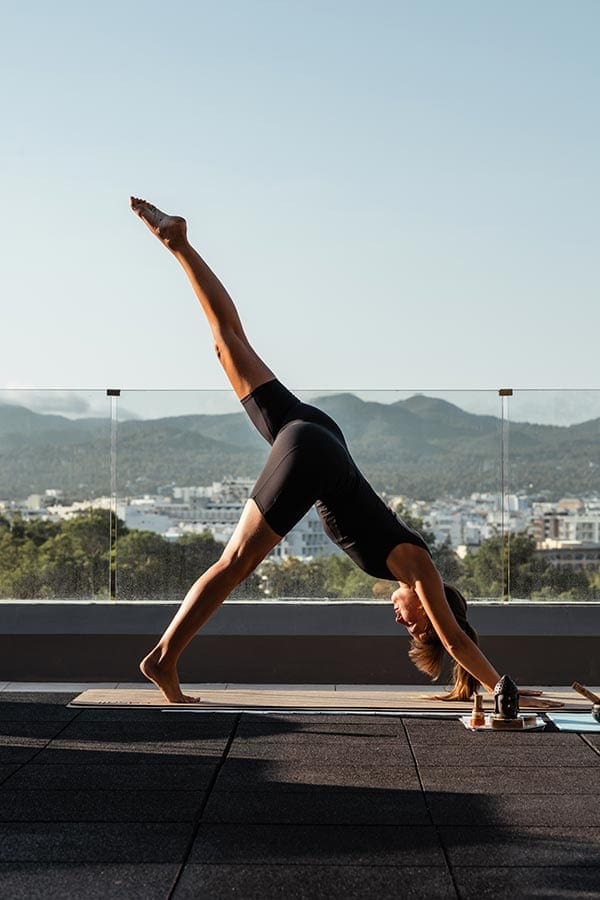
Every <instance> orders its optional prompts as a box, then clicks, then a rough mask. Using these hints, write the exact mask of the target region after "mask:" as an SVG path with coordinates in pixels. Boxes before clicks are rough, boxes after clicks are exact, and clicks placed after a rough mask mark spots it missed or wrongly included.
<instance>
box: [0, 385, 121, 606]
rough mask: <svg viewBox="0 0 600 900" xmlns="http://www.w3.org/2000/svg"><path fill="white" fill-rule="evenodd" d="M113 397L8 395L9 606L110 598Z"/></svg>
mask: <svg viewBox="0 0 600 900" xmlns="http://www.w3.org/2000/svg"><path fill="white" fill-rule="evenodd" d="M109 441H110V421H109V401H108V399H107V396H106V392H105V391H51V390H47V391H30V390H3V391H0V598H2V599H3V600H10V599H14V600H23V599H25V600H40V599H48V600H50V599H52V600H54V599H60V600H105V599H108V597H109V596H110V530H111V529H110V477H109Z"/></svg>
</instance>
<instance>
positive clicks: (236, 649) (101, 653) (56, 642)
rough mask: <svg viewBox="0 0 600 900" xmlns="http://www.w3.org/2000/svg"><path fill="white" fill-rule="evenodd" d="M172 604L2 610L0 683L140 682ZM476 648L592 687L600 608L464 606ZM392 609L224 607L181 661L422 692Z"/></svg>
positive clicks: (192, 671) (504, 667) (233, 674)
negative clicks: (414, 688)
mask: <svg viewBox="0 0 600 900" xmlns="http://www.w3.org/2000/svg"><path fill="white" fill-rule="evenodd" d="M177 609H178V604H172V603H113V604H108V603H105V604H103V603H48V602H40V603H35V602H20V603H2V604H1V605H0V621H1V623H2V626H1V627H2V633H1V634H0V659H1V660H2V665H1V670H0V677H1V678H2V679H3V680H6V681H56V682H61V681H64V682H73V681H79V682H85V681H97V682H103V681H114V682H122V681H130V682H135V681H137V680H139V681H140V682H141V681H142V678H141V675H140V673H139V670H138V663H139V660H140V659H141V658H142V657H143V656H144V655H145V654H146V653H147V652H148V650H149V649H150V648H151V647H152V646H153V644H154V643H155V642H156V640H157V639H158V637H159V636H160V634H161V633H162V632H163V630H164V628H165V626H166V625H167V623H168V622H169V621H170V619H171V618H172V616H173V614H174V613H175V611H176V610H177ZM470 610H471V611H470V619H471V621H472V623H473V625H474V627H475V628H476V630H477V631H478V633H479V635H480V638H481V646H482V650H483V652H484V653H485V654H486V655H487V656H488V657H489V658H490V660H491V661H492V663H493V664H494V666H495V667H496V668H497V669H498V670H499V671H501V672H509V673H510V674H511V675H512V676H513V677H514V678H515V679H516V680H517V681H520V682H521V683H524V684H570V683H571V682H572V681H574V680H578V681H581V682H584V683H588V684H599V683H600V654H598V637H599V636H600V604H591V603H586V604H542V603H539V604H538V603H535V604H534V603H529V604H526V603H510V604H508V603H507V604H496V603H490V604H472V605H471V608H470ZM408 647H409V639H408V636H407V635H406V632H405V631H404V629H403V628H400V627H399V626H398V625H396V623H395V621H394V618H393V615H392V610H391V605H390V604H389V603H380V602H374V601H365V602H360V601H358V602H349V603H342V602H337V603H336V602H327V601H310V602H292V601H281V602H264V601H260V602H239V601H230V602H228V603H226V604H224V606H223V607H221V609H220V610H219V611H218V612H217V613H216V614H215V616H214V617H213V618H212V619H211V620H210V622H209V623H208V624H207V626H206V627H205V628H204V629H203V630H202V631H201V632H200V634H198V635H197V637H196V638H194V640H193V641H192V643H191V644H190V646H189V647H188V648H187V649H186V651H185V653H184V654H183V656H182V658H181V663H180V666H179V672H180V676H181V679H182V681H185V682H232V681H235V682H239V683H244V682H252V683H256V682H260V683H265V684H281V683H288V684H319V683H344V684H426V683H427V681H426V679H425V678H424V677H423V676H422V675H421V674H420V673H419V672H418V671H417V670H416V669H415V668H414V667H413V666H412V664H411V663H410V660H409V659H408V655H407V651H408Z"/></svg>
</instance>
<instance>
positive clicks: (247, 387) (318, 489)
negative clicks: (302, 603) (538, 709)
mask: <svg viewBox="0 0 600 900" xmlns="http://www.w3.org/2000/svg"><path fill="white" fill-rule="evenodd" d="M131 207H132V209H133V211H134V212H135V213H136V214H137V215H138V216H139V217H140V219H142V221H143V222H145V223H146V225H147V226H148V228H149V229H150V231H151V232H152V233H153V234H154V235H155V236H156V237H157V238H158V239H159V240H160V241H161V243H162V244H163V245H164V246H165V247H166V248H167V249H168V250H169V251H170V252H171V253H172V254H173V256H174V257H175V258H176V259H177V261H178V262H179V263H180V265H181V266H182V268H183V270H184V272H185V274H186V275H187V277H188V279H189V281H190V284H191V286H192V287H193V289H194V292H195V294H196V296H197V298H198V300H199V301H200V304H201V306H202V309H203V310H204V312H205V314H206V317H207V319H208V323H209V325H210V328H211V330H212V334H213V338H214V343H215V350H216V354H217V357H218V359H219V361H220V363H221V365H222V366H223V368H224V369H225V373H226V375H227V377H228V378H229V381H230V382H231V385H232V387H233V389H234V391H235V393H236V395H237V396H238V398H239V399H240V401H241V402H242V404H243V406H244V408H245V410H246V412H247V413H248V415H249V417H250V419H251V420H252V422H253V423H254V425H255V426H256V428H257V429H258V431H259V432H260V433H261V434H262V436H263V437H264V438H265V439H266V440H267V441H268V442H269V443H270V444H271V445H272V446H271V451H270V454H269V457H268V459H267V462H266V464H265V467H264V468H263V470H262V472H261V474H260V475H259V478H258V481H257V482H256V484H255V486H254V489H253V491H252V495H251V497H250V499H249V500H248V501H247V503H246V506H245V508H244V511H243V513H242V516H241V518H240V521H239V522H238V524H237V526H236V528H235V531H234V533H233V535H232V537H231V538H230V540H229V542H228V544H227V546H226V547H225V549H224V551H223V554H222V556H221V558H220V559H219V560H218V562H216V563H215V564H214V565H212V566H211V567H210V568H209V569H208V570H207V571H206V572H204V574H203V575H201V576H200V578H198V580H197V581H196V582H195V583H194V584H193V585H192V587H191V588H190V590H189V591H188V593H187V595H186V597H185V598H184V600H183V603H182V605H181V607H180V609H179V610H178V612H177V613H176V615H175V616H174V617H173V620H172V621H171V623H170V624H169V626H168V627H167V629H166V631H165V633H164V634H163V636H162V637H161V639H160V640H159V642H158V644H157V645H156V647H154V649H153V650H152V651H151V652H150V653H149V654H148V656H146V657H145V659H144V660H142V662H141V663H140V669H141V671H142V673H143V674H144V675H145V676H146V677H147V678H148V679H150V680H151V681H153V682H154V683H155V684H156V685H157V687H159V688H160V690H161V691H162V692H163V694H164V695H165V697H166V698H167V700H169V701H170V702H172V703H194V702H197V701H198V698H195V697H188V696H186V695H184V694H183V693H182V691H181V687H180V684H179V677H178V674H177V661H178V659H179V657H180V655H181V653H182V652H183V650H184V649H185V647H186V646H187V645H188V644H189V642H190V641H191V639H192V638H193V637H194V635H195V634H196V632H197V631H198V630H199V629H200V628H201V627H202V626H203V625H204V623H205V622H206V621H207V620H208V619H209V618H210V616H211V615H212V614H213V613H214V612H215V610H216V609H217V608H218V607H219V606H220V605H221V603H223V601H224V600H225V599H226V597H227V596H228V595H229V594H230V593H231V591H232V590H233V589H234V588H235V587H236V586H237V585H238V584H240V582H242V581H243V580H244V579H245V578H246V577H247V576H248V575H250V574H251V573H252V572H253V571H254V569H256V567H257V566H258V565H259V563H260V562H261V561H262V560H263V559H264V558H265V557H266V556H267V554H268V553H269V552H270V551H271V550H272V549H273V547H275V545H276V544H278V543H279V541H280V540H281V539H282V537H283V536H284V535H286V534H287V533H288V532H289V531H290V529H291V528H293V527H294V525H296V523H297V522H299V521H300V519H301V518H302V517H303V516H304V515H305V513H307V512H308V510H309V509H310V507H311V506H313V504H314V505H316V508H317V511H318V513H319V516H320V517H321V520H322V523H323V527H324V529H325V531H326V533H327V534H328V535H329V537H330V538H331V539H332V540H333V541H334V542H335V543H336V544H337V545H338V546H339V547H341V548H342V550H344V551H345V552H346V553H347V554H348V555H349V556H350V557H351V558H352V559H353V560H354V561H355V562H356V563H357V565H359V566H360V567H361V568H362V569H363V570H364V571H365V572H367V573H368V574H370V575H373V576H375V577H376V578H384V579H390V580H396V581H398V582H399V587H398V589H397V590H396V591H394V593H393V595H392V602H393V604H394V610H395V613H396V621H397V622H398V623H400V624H402V625H404V626H405V627H406V629H407V631H408V632H409V634H410V635H411V637H412V646H411V650H410V655H411V658H412V659H413V662H414V663H415V664H416V665H417V666H418V668H420V669H421V670H422V671H425V672H427V674H429V675H430V676H432V677H434V678H435V677H437V676H439V674H440V672H441V665H442V657H443V653H444V650H445V651H447V652H448V653H449V654H450V656H451V657H452V658H453V659H454V661H455V666H454V688H453V690H452V691H451V692H450V694H449V695H448V699H467V698H469V697H470V696H471V694H472V693H473V691H474V690H476V688H477V687H478V685H479V684H482V685H484V687H485V688H487V690H493V688H494V685H495V684H496V682H497V681H498V680H499V677H500V676H499V674H498V672H497V671H496V670H495V669H494V667H493V666H492V665H491V664H490V663H489V662H488V660H487V659H486V657H485V656H484V655H483V653H482V652H481V650H480V649H479V647H478V645H477V635H476V633H475V631H474V630H473V629H472V628H471V626H470V625H469V624H468V622H467V617H466V602H465V600H464V598H463V597H462V595H461V594H460V593H459V592H458V591H456V590H455V589H454V588H451V587H450V586H448V585H444V584H443V582H442V579H441V577H440V575H439V573H438V571H437V569H436V567H435V566H434V564H433V562H432V559H431V556H430V554H429V551H428V549H427V545H426V544H425V542H424V541H423V538H422V537H421V536H420V535H419V534H418V533H417V532H416V531H413V530H412V529H411V528H409V527H408V526H407V525H406V524H405V523H404V522H402V521H401V520H400V519H399V518H398V517H397V516H396V515H395V514H394V513H393V512H392V511H391V509H389V507H387V506H386V505H385V503H384V502H383V500H381V498H380V497H379V496H378V495H377V494H376V493H375V491H374V490H373V489H372V488H371V486H370V485H369V483H368V482H367V481H366V479H365V478H364V476H363V475H362V474H361V472H360V471H359V469H358V468H357V466H356V464H355V463H354V461H353V459H352V457H351V456H350V453H349V451H348V448H347V446H346V442H345V440H344V436H343V434H342V432H341V431H340V429H339V427H338V426H337V425H336V423H335V422H334V421H333V420H332V419H331V418H330V417H329V416H327V415H326V414H325V413H324V412H322V411H321V410H319V409H317V408H316V407H314V406H310V405H308V404H305V403H302V402H301V401H300V400H299V399H298V398H297V397H295V396H294V395H293V394H292V393H290V391H288V390H287V388H285V387H284V386H283V385H282V384H281V383H280V382H279V381H278V380H277V379H276V377H275V375H274V374H273V372H272V371H271V370H270V369H269V368H268V367H267V366H266V365H265V363H264V362H263V361H262V359H261V358H260V357H259V356H258V355H257V353H256V352H255V350H254V349H253V348H252V346H251V345H250V343H249V341H248V339H247V337H246V335H245V333H244V329H243V328H242V324H241V322H240V319H239V316H238V313H237V310H236V308H235V306H234V304H233V301H232V300H231V297H230V296H229V294H228V293H227V291H226V290H225V288H224V287H223V285H222V284H221V282H220V281H219V279H218V278H217V277H216V276H215V275H214V274H213V272H212V271H211V270H210V269H209V267H208V266H207V264H206V263H205V262H204V260H203V259H202V258H201V257H200V256H199V254H198V253H197V252H196V251H195V250H194V249H193V247H192V246H191V245H190V243H189V242H188V239H187V228H186V222H185V220H184V219H182V218H181V217H179V216H169V215H167V214H165V213H163V212H161V211H160V210H159V209H157V208H156V207H155V206H152V204H150V203H147V202H146V201H145V200H139V199H136V198H135V197H132V198H131ZM542 703H543V701H542ZM521 705H527V702H526V701H524V700H522V701H521ZM536 705H538V706H539V705H541V703H540V701H537V702H536Z"/></svg>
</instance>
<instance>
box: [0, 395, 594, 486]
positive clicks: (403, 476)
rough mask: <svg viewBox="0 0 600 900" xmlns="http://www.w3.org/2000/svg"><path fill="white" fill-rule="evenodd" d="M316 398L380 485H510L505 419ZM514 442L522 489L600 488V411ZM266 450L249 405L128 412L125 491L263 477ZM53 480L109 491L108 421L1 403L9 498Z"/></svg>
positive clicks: (121, 470) (447, 408)
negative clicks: (504, 475)
mask: <svg viewBox="0 0 600 900" xmlns="http://www.w3.org/2000/svg"><path fill="white" fill-rule="evenodd" d="M315 405H317V406H320V407H321V408H322V409H323V410H324V411H325V412H327V413H329V415H331V416H332V417H333V418H334V419H336V421H338V422H339V424H340V426H341V427H342V429H343V431H344V433H345V435H346V438H347V441H348V444H349V446H350V449H351V451H352V453H353V456H354V458H355V459H356V461H357V463H358V464H359V465H360V467H361V468H362V470H363V471H364V473H365V475H367V477H368V478H370V480H371V481H372V483H373V485H374V487H375V488H376V489H377V490H379V491H387V492H390V493H402V494H406V495H408V496H411V497H418V498H423V499H427V498H429V499H431V498H434V497H439V496H443V495H445V494H453V495H455V496H456V495H466V494H470V493H471V492H473V491H497V490H499V488H500V466H501V429H502V423H501V420H500V419H499V418H497V417H494V416H482V415H475V414H472V413H468V412H465V411H464V410H462V409H460V408H459V407H457V406H454V405H453V404H451V403H448V402H447V401H444V400H439V399H435V398H431V397H427V396H424V395H416V396H414V397H410V398H409V399H408V400H402V401H398V402H396V403H391V404H382V403H375V402H365V401H363V400H360V399H359V398H358V397H355V396H354V395H352V394H336V395H333V396H327V397H322V398H319V399H318V400H315ZM509 441H510V469H509V487H510V489H511V490H512V491H516V490H525V491H528V492H529V493H533V494H537V495H540V494H543V495H546V496H547V497H548V498H557V497H559V496H566V495H576V496H580V495H584V494H590V493H592V492H594V491H598V489H599V488H600V477H599V473H600V419H593V420H590V421H588V422H583V423H580V424H577V425H571V426H568V427H558V426H549V425H532V424H529V423H526V422H513V423H511V425H510V432H509ZM268 450H269V448H268V445H267V444H266V443H265V442H264V441H263V440H262V438H261V437H260V436H259V435H258V434H257V433H256V432H255V430H254V429H253V428H252V426H251V425H250V423H249V421H248V420H247V418H246V416H245V415H244V414H243V413H241V412H240V413H228V414H224V415H187V416H172V417H165V418H161V419H149V420H128V421H125V422H122V423H120V424H119V426H118V440H117V485H118V491H119V493H120V494H121V495H125V494H143V493H145V492H152V491H155V490H156V489H157V488H159V487H161V486H166V485H172V484H178V485H185V484H188V485H189V484H194V485H196V484H210V483H211V482H212V481H213V480H219V479H221V478H222V477H223V476H225V475H243V476H248V477H255V476H256V475H257V474H258V472H259V471H260V468H261V466H262V464H263V462H264V460H265V459H266V457H267V454H268ZM46 488H60V489H62V490H64V491H65V493H66V494H67V495H68V496H70V497H76V498H85V497H94V496H99V495H102V494H107V493H108V492H109V489H110V422H109V421H108V419H98V418H94V419H92V418H90V419H76V420H71V419H67V418H65V417H63V416H56V415H42V414H39V413H34V412H32V411H31V410H28V409H26V408H25V407H20V406H14V405H9V404H0V498H3V499H20V498H24V497H26V496H27V495H28V494H31V493H38V492H42V491H43V490H45V489H46Z"/></svg>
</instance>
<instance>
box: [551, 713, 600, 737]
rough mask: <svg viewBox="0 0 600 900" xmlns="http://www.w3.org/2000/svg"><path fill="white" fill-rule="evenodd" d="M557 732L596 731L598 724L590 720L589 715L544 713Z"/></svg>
mask: <svg viewBox="0 0 600 900" xmlns="http://www.w3.org/2000/svg"><path fill="white" fill-rule="evenodd" d="M546 716H547V717H548V718H549V719H550V721H551V722H554V724H555V725H556V727H557V728H558V729H559V731H598V732H600V722H596V720H595V719H594V718H592V714H591V713H568V712H566V713H546Z"/></svg>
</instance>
